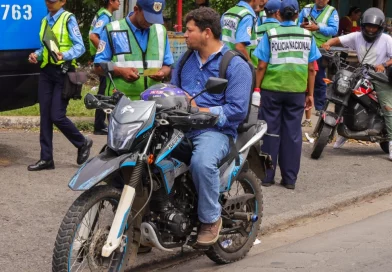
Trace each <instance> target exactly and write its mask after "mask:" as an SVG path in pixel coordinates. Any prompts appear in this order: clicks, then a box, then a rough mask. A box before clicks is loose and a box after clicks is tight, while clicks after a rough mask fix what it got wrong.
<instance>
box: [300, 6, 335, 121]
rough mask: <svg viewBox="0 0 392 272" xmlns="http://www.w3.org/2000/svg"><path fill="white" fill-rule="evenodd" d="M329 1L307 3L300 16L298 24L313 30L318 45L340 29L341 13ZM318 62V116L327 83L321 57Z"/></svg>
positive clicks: (315, 98) (316, 85)
mask: <svg viewBox="0 0 392 272" xmlns="http://www.w3.org/2000/svg"><path fill="white" fill-rule="evenodd" d="M328 2H329V0H315V4H309V5H306V6H305V7H304V8H303V9H302V11H301V13H300V15H299V17H298V24H299V25H300V26H301V27H302V28H304V29H306V30H308V31H311V32H312V35H313V36H314V38H315V40H316V44H317V47H320V46H321V45H322V44H323V43H325V42H326V41H328V40H329V39H331V38H332V37H333V36H336V34H337V33H338V29H339V15H338V13H337V11H336V9H335V8H334V7H332V6H330V5H328ZM317 63H318V67H319V71H318V72H317V75H316V81H315V86H314V106H315V108H316V115H317V116H318V115H320V111H321V110H323V109H324V105H325V101H326V91H327V85H326V84H325V82H324V80H323V78H325V77H326V74H325V67H323V66H322V64H321V58H320V59H319V60H318V61H317Z"/></svg>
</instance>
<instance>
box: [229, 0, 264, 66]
mask: <svg viewBox="0 0 392 272" xmlns="http://www.w3.org/2000/svg"><path fill="white" fill-rule="evenodd" d="M262 1H263V0H262ZM259 5H260V0H245V1H240V2H239V3H238V4H237V5H236V6H234V7H232V8H231V9H229V10H228V11H226V12H225V13H224V14H223V16H222V19H221V24H222V41H223V42H224V43H225V44H226V45H227V46H228V47H229V48H230V49H235V50H238V51H239V52H241V53H242V54H243V55H244V56H245V57H246V58H247V59H248V60H252V63H253V65H254V66H255V67H257V63H258V60H257V58H256V57H255V56H253V55H252V52H253V51H254V50H255V49H256V46H257V36H256V27H257V18H258V16H256V13H255V10H256V9H257V8H258V7H259Z"/></svg>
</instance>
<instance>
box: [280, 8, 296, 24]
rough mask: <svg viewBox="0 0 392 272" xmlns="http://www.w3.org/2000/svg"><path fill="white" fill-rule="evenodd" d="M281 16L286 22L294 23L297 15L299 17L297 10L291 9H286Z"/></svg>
mask: <svg viewBox="0 0 392 272" xmlns="http://www.w3.org/2000/svg"><path fill="white" fill-rule="evenodd" d="M280 15H282V18H283V20H284V21H294V17H295V15H297V13H296V12H295V10H294V9H293V8H291V7H286V8H285V9H284V10H283V13H280Z"/></svg>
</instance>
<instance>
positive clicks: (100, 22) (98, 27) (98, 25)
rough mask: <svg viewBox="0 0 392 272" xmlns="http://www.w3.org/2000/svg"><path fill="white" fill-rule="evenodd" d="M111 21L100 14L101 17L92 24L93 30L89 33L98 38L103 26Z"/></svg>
mask: <svg viewBox="0 0 392 272" xmlns="http://www.w3.org/2000/svg"><path fill="white" fill-rule="evenodd" d="M111 21H112V18H110V17H109V16H108V15H107V14H105V13H102V14H101V16H99V17H98V18H97V21H96V22H93V24H94V28H93V30H91V33H94V34H97V35H98V36H101V33H102V32H103V30H104V29H105V26H106V25H107V24H108V23H110V22H111Z"/></svg>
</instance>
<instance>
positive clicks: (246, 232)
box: [206, 169, 263, 264]
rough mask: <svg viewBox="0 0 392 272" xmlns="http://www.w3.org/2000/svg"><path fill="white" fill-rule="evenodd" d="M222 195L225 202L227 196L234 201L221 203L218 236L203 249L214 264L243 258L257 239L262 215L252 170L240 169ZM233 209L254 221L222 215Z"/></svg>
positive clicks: (259, 195)
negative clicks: (214, 241) (207, 247)
mask: <svg viewBox="0 0 392 272" xmlns="http://www.w3.org/2000/svg"><path fill="white" fill-rule="evenodd" d="M242 197H244V198H242ZM222 198H223V199H226V203H228V201H230V199H236V201H235V202H236V204H232V205H229V206H225V204H224V203H223V206H224V211H222V218H223V227H222V231H221V236H220V237H219V240H218V241H217V242H216V243H215V244H214V245H212V246H211V247H210V248H209V249H208V250H207V251H206V255H207V256H208V257H209V258H210V259H211V260H213V261H214V262H216V263H218V264H227V263H232V262H235V261H238V260H240V259H242V258H244V257H245V256H246V254H247V253H248V252H249V250H250V249H251V247H252V246H253V243H254V241H255V240H256V238H257V234H258V232H259V230H260V224H261V218H262V216H263V195H262V192H261V188H260V180H259V179H257V177H256V175H255V174H254V173H253V172H252V170H250V169H249V170H247V171H243V172H241V173H240V175H239V176H238V178H237V180H236V181H235V182H234V183H233V184H232V185H231V188H230V191H228V192H226V193H224V194H223V195H222ZM241 198H242V199H241ZM234 212H242V213H247V214H249V215H253V218H254V220H253V221H252V220H249V221H248V220H234V221H232V220H229V219H227V218H225V217H228V214H233V213H234Z"/></svg>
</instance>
